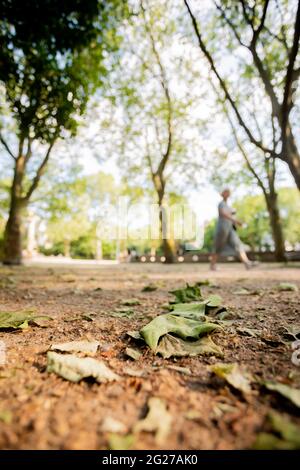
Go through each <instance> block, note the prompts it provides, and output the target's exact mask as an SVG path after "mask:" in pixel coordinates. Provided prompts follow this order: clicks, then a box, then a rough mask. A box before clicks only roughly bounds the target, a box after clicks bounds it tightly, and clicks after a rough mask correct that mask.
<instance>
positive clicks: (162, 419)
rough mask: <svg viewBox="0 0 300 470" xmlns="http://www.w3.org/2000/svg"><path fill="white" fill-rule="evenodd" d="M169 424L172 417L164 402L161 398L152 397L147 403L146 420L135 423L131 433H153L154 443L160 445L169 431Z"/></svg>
mask: <svg viewBox="0 0 300 470" xmlns="http://www.w3.org/2000/svg"><path fill="white" fill-rule="evenodd" d="M171 423H172V416H171V414H170V413H169V412H168V411H167V408H166V404H165V402H164V401H163V400H162V399H161V398H156V397H152V398H150V399H149V401H148V413H147V416H146V418H145V419H142V420H141V421H138V422H137V423H136V425H135V426H134V428H133V432H134V433H138V432H141V431H146V432H155V440H156V443H157V444H162V443H163V442H164V440H165V439H166V437H167V436H168V434H169V432H170V430H171Z"/></svg>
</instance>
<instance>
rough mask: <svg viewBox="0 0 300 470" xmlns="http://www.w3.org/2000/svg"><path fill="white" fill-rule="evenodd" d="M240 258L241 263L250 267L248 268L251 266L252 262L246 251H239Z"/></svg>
mask: <svg viewBox="0 0 300 470" xmlns="http://www.w3.org/2000/svg"><path fill="white" fill-rule="evenodd" d="M238 257H239V259H240V261H241V262H242V263H244V265H245V266H246V267H248V266H250V265H251V261H250V260H249V258H248V256H247V254H246V252H245V251H244V250H241V249H240V250H239V251H238Z"/></svg>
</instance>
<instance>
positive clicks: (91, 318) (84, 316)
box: [81, 313, 94, 321]
mask: <svg viewBox="0 0 300 470" xmlns="http://www.w3.org/2000/svg"><path fill="white" fill-rule="evenodd" d="M81 318H82V319H83V320H86V321H94V318H93V317H92V316H91V315H88V314H87V313H84V314H83V315H81Z"/></svg>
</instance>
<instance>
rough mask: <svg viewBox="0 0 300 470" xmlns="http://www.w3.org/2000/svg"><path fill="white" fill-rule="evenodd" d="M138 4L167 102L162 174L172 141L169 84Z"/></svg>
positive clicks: (160, 166)
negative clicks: (165, 145) (166, 136)
mask: <svg viewBox="0 0 300 470" xmlns="http://www.w3.org/2000/svg"><path fill="white" fill-rule="evenodd" d="M140 5H141V10H142V14H143V18H144V22H145V28H146V31H147V32H148V34H149V38H150V43H151V48H152V52H153V55H154V57H155V59H156V62H157V65H158V68H159V70H160V84H161V86H162V88H163V91H164V94H165V98H166V102H167V109H168V116H167V132H168V142H167V147H166V150H165V151H164V152H163V154H162V158H161V160H160V163H159V165H158V169H157V171H156V173H158V174H160V175H162V174H163V172H164V169H165V167H166V164H167V162H168V159H169V156H170V152H171V148H172V141H173V134H172V101H171V96H170V90H169V84H168V79H167V76H166V73H165V69H164V66H163V64H162V61H161V59H160V56H159V53H158V50H157V48H156V44H155V39H154V37H153V34H152V31H151V28H149V26H148V23H147V20H146V14H145V8H144V4H143V0H141V2H140Z"/></svg>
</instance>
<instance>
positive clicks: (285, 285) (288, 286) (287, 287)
mask: <svg viewBox="0 0 300 470" xmlns="http://www.w3.org/2000/svg"><path fill="white" fill-rule="evenodd" d="M278 290H280V291H293V292H298V287H297V286H296V284H292V283H291V282H281V283H280V284H279V285H278Z"/></svg>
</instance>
